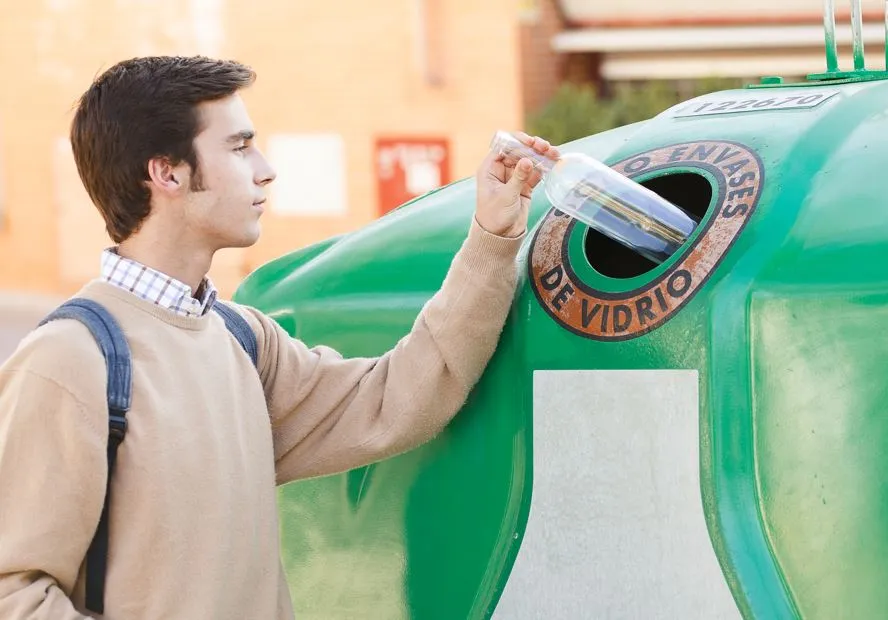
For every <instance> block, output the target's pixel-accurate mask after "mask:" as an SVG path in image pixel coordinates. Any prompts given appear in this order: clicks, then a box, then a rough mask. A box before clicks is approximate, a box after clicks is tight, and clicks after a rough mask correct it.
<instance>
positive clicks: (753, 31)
mask: <svg viewBox="0 0 888 620" xmlns="http://www.w3.org/2000/svg"><path fill="white" fill-rule="evenodd" d="M836 41H837V43H838V44H839V45H850V44H851V29H850V28H837V29H836ZM863 41H864V43H869V44H873V43H879V44H884V42H885V25H884V24H864V26H863ZM823 46H824V37H823V27H822V26H725V27H701V28H694V27H681V28H582V29H579V30H565V31H564V32H561V33H559V34H557V35H555V37H554V38H553V40H552V47H553V49H555V51H558V52H603V53H613V52H665V51H691V50H755V49H763V48H771V49H774V48H777V49H786V48H805V47H809V48H810V47H819V48H821V49H823Z"/></svg>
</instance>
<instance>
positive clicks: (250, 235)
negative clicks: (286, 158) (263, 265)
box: [183, 95, 275, 251]
mask: <svg viewBox="0 0 888 620" xmlns="http://www.w3.org/2000/svg"><path fill="white" fill-rule="evenodd" d="M198 113H199V114H200V117H201V123H202V127H203V131H201V132H200V133H199V134H198V136H197V138H195V140H194V148H195V151H196V152H197V161H198V169H199V173H198V176H197V178H195V177H194V176H193V175H192V177H191V178H190V179H189V180H188V181H189V183H188V185H186V187H188V186H190V187H192V189H191V190H190V191H189V192H188V194H187V196H186V203H185V205H184V212H183V217H184V219H185V222H184V224H185V225H186V226H187V227H188V228H189V232H191V233H194V234H195V237H196V238H197V239H198V242H199V243H201V244H203V245H206V246H208V247H209V249H211V250H213V251H215V250H218V249H222V248H231V247H247V246H250V245H252V244H254V243H255V242H256V240H257V239H259V232H260V227H259V217H260V216H261V215H262V212H263V210H264V205H263V203H264V202H265V186H266V185H268V184H269V183H271V181H273V180H274V178H275V172H274V170H273V169H272V168H271V166H270V165H269V163H268V161H267V160H266V159H265V157H264V156H263V155H262V153H261V152H260V151H259V149H258V148H257V146H256V144H255V141H254V136H255V130H254V129H253V123H252V121H251V120H250V116H249V114H247V108H246V106H245V105H244V102H243V100H242V99H241V98H240V96H239V95H232V96H231V97H226V98H225V99H220V100H218V101H211V102H206V103H202V104H200V105H199V106H198Z"/></svg>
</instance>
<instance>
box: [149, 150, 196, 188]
mask: <svg viewBox="0 0 888 620" xmlns="http://www.w3.org/2000/svg"><path fill="white" fill-rule="evenodd" d="M187 168H188V166H187V164H185V162H182V163H181V164H179V165H178V166H174V165H172V163H170V160H169V159H167V158H166V157H154V158H152V159H149V160H148V182H149V183H151V184H152V185H154V187H156V188H157V189H158V190H160V191H162V192H167V193H174V192H178V191H179V189H180V188H182V187H183V186H184V183H185V181H186V179H185V176H186V175H187V174H188V172H187Z"/></svg>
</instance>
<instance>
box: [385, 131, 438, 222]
mask: <svg viewBox="0 0 888 620" xmlns="http://www.w3.org/2000/svg"><path fill="white" fill-rule="evenodd" d="M374 159H375V161H376V186H377V192H378V197H379V198H378V199H379V215H384V214H386V213H388V212H389V211H391V210H392V209H394V208H395V207H399V206H400V205H402V204H404V203H405V202H407V201H408V200H412V199H413V198H416V197H417V196H421V195H422V194H425V193H426V192H429V191H431V190H433V189H435V188H438V187H441V186H442V185H446V184H448V183H450V147H449V145H448V142H447V140H446V139H445V138H431V137H411V138H377V140H376V153H375V157H374Z"/></svg>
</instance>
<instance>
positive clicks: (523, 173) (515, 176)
mask: <svg viewBox="0 0 888 620" xmlns="http://www.w3.org/2000/svg"><path fill="white" fill-rule="evenodd" d="M532 171H533V163H532V162H531V161H530V160H529V159H522V160H520V161H519V162H518V163H517V164H516V165H515V172H513V173H512V178H510V179H509V187H510V188H511V189H512V190H513V191H514V192H515V194H516V195H518V194H520V193H521V190H522V189H523V188H524V184H525V183H527V180H528V179H529V178H530V173H531V172H532Z"/></svg>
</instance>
